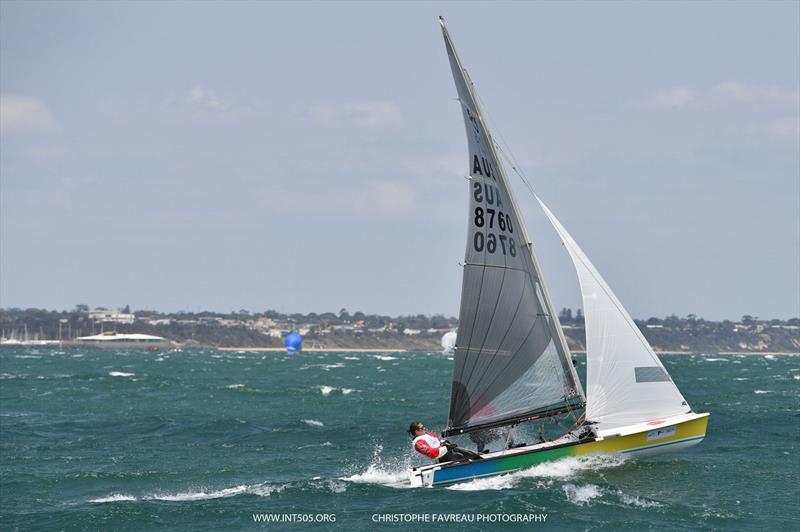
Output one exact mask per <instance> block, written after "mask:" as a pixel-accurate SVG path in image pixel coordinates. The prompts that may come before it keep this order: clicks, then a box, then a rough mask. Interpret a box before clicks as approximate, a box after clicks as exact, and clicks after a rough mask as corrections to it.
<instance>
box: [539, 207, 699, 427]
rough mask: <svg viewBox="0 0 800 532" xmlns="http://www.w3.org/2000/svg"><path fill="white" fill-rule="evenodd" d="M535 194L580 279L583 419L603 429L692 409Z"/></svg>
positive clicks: (591, 266) (596, 273)
mask: <svg viewBox="0 0 800 532" xmlns="http://www.w3.org/2000/svg"><path fill="white" fill-rule="evenodd" d="M536 199H537V200H538V201H539V204H540V205H541V206H542V209H543V210H544V212H545V214H546V215H547V217H548V218H549V219H550V222H551V223H552V225H553V227H554V228H555V229H556V231H557V232H558V235H559V236H560V238H561V241H562V242H563V243H564V246H565V247H566V248H567V251H568V252H569V255H570V257H571V258H572V262H573V263H574V264H575V269H576V270H577V272H578V279H579V280H580V285H581V294H582V297H583V307H584V319H585V322H586V395H587V397H588V399H587V404H586V420H587V421H593V422H596V423H598V425H599V427H598V428H599V429H601V430H602V429H611V428H615V427H618V426H624V425H631V424H636V423H642V422H646V421H651V420H658V419H663V418H666V417H670V416H675V415H679V414H685V413H688V412H691V408H689V405H688V404H687V403H686V400H685V399H684V398H683V395H681V392H680V391H679V390H678V388H677V386H675V383H673V382H672V379H671V378H670V376H669V373H667V370H666V369H665V368H664V366H663V365H662V364H661V361H660V360H659V359H658V356H656V354H655V353H654V352H653V348H652V347H650V344H649V343H648V342H647V340H645V338H644V336H642V333H641V332H640V331H639V328H638V327H637V326H636V324H635V323H634V322H633V319H631V317H630V315H629V314H628V312H627V311H626V310H625V309H624V308H623V306H622V304H621V303H620V302H619V300H618V299H617V297H616V296H615V295H614V293H613V292H612V291H611V288H609V286H608V284H606V282H605V280H604V279H603V278H602V277H601V276H600V273H598V271H597V270H596V269H595V267H594V265H593V264H592V263H591V261H589V258H588V257H587V256H586V255H585V254H584V253H583V251H582V250H581V248H580V247H579V246H578V244H577V243H576V242H575V240H574V239H573V238H572V236H570V234H569V233H568V232H567V230H566V229H565V228H564V226H563V225H561V223H560V222H559V221H558V219H557V218H556V217H555V216H554V215H553V213H552V212H550V209H548V208H547V206H546V205H545V204H544V203H543V202H542V200H541V199H539V197H536Z"/></svg>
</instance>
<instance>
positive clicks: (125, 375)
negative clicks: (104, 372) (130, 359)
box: [108, 371, 136, 377]
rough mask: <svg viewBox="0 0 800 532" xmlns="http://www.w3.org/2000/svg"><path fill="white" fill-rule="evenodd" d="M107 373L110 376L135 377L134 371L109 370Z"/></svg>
mask: <svg viewBox="0 0 800 532" xmlns="http://www.w3.org/2000/svg"><path fill="white" fill-rule="evenodd" d="M108 374H109V375H111V376H112V377H135V376H136V373H125V372H124V371H109V372H108Z"/></svg>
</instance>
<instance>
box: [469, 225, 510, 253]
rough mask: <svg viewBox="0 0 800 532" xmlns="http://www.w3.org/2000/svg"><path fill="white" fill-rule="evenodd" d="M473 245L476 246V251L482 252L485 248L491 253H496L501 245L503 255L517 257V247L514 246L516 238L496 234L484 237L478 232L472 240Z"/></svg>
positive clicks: (487, 234)
mask: <svg viewBox="0 0 800 532" xmlns="http://www.w3.org/2000/svg"><path fill="white" fill-rule="evenodd" d="M472 244H473V245H474V246H475V251H477V252H482V251H483V250H484V248H485V249H486V251H488V252H489V253H495V252H496V251H497V247H498V244H499V245H500V251H501V252H502V253H503V255H511V256H512V257H516V256H517V246H516V244H514V237H511V236H506V235H495V234H494V233H486V235H485V236H484V234H483V233H481V232H480V231H478V232H477V233H475V236H474V237H473V239H472Z"/></svg>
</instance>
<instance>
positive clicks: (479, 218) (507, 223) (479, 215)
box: [475, 207, 514, 233]
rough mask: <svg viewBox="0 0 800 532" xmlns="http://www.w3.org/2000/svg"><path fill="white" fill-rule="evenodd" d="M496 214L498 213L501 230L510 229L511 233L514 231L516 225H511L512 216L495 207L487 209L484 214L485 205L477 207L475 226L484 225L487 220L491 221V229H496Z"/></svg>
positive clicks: (498, 224)
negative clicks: (496, 209)
mask: <svg viewBox="0 0 800 532" xmlns="http://www.w3.org/2000/svg"><path fill="white" fill-rule="evenodd" d="M495 214H497V227H499V228H500V230H501V231H505V230H506V229H508V232H509V233H513V232H514V227H513V226H512V225H511V216H509V215H508V214H503V211H495V210H494V209H486V215H485V216H484V212H483V207H475V226H476V227H483V226H484V224H486V222H487V221H488V222H489V229H494V224H495Z"/></svg>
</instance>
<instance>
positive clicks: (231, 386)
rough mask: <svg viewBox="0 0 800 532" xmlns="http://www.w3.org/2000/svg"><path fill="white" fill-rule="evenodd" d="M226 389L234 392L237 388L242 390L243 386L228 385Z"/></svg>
mask: <svg viewBox="0 0 800 532" xmlns="http://www.w3.org/2000/svg"><path fill="white" fill-rule="evenodd" d="M226 388H230V389H231V390H235V389H237V388H244V384H229V385H227V386H226Z"/></svg>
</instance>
